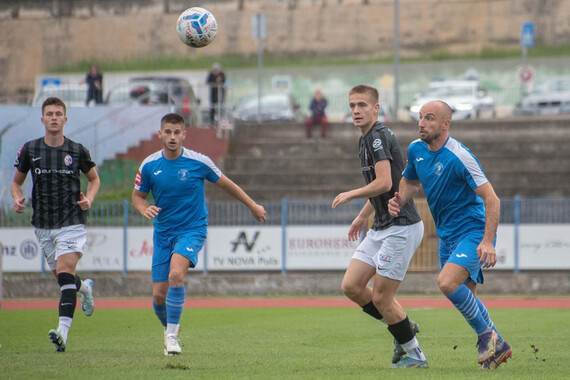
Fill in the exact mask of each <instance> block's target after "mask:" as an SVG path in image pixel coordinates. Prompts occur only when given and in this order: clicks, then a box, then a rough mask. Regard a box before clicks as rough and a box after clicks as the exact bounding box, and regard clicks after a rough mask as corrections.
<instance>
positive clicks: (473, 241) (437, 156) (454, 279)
mask: <svg viewBox="0 0 570 380" xmlns="http://www.w3.org/2000/svg"><path fill="white" fill-rule="evenodd" d="M451 115H452V110H451V108H450V107H449V105H448V104H447V103H445V102H443V101H439V100H436V101H431V102H428V103H426V104H424V105H423V106H422V108H421V109H420V113H419V116H420V121H419V123H418V126H419V135H420V138H419V139H418V140H416V141H414V142H412V143H411V144H410V146H409V147H408V164H407V165H406V168H405V170H404V173H403V175H402V179H401V181H400V190H399V192H397V193H395V194H394V196H393V198H391V199H390V200H389V202H388V209H389V211H390V214H391V215H392V216H394V217H397V216H399V215H401V212H402V211H404V209H403V207H405V205H406V203H407V202H408V201H410V200H411V199H412V197H413V196H414V194H416V193H417V192H418V191H419V190H420V188H422V187H423V189H424V192H425V194H426V197H427V202H428V205H429V208H430V210H431V213H432V215H433V219H434V221H435V226H436V229H437V235H438V236H439V239H440V240H439V261H440V265H441V272H440V273H439V277H438V279H437V283H438V285H439V288H440V290H441V292H442V293H443V294H444V295H445V296H446V297H447V298H448V299H449V300H450V301H451V303H452V304H453V305H454V306H455V308H456V309H457V310H458V311H459V312H460V313H461V314H462V315H463V317H465V319H466V320H467V323H468V324H469V325H470V326H471V328H472V329H473V330H474V331H475V333H476V334H477V347H478V357H477V361H478V362H479V364H482V368H483V369H496V368H497V367H498V366H499V365H500V364H501V363H503V362H506V361H507V359H508V358H510V357H511V355H512V350H511V347H510V346H509V344H508V343H507V342H505V341H504V340H503V338H502V337H501V335H499V333H498V332H497V329H496V328H495V326H494V324H493V322H492V321H491V318H490V317H489V311H488V310H487V308H486V307H485V305H484V304H483V302H481V300H480V299H479V298H477V284H482V283H483V271H482V270H481V269H482V268H492V267H494V266H495V264H496V263H497V254H496V252H495V241H496V234H497V226H498V224H499V212H500V208H501V202H500V200H499V198H498V197H497V195H496V194H495V190H494V189H493V186H492V185H491V183H490V182H489V180H488V179H487V177H486V176H485V173H484V172H483V169H481V165H480V164H479V161H478V160H477V158H476V157H475V155H473V153H471V151H469V150H468V149H467V148H465V146H463V144H461V143H460V142H459V141H457V140H455V139H453V138H452V137H450V136H449V127H450V124H451Z"/></svg>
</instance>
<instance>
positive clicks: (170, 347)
mask: <svg viewBox="0 0 570 380" xmlns="http://www.w3.org/2000/svg"><path fill="white" fill-rule="evenodd" d="M181 352H182V348H181V347H180V344H179V343H178V337H177V336H176V335H174V334H169V335H165V336H164V355H166V356H172V355H179V354H180V353H181Z"/></svg>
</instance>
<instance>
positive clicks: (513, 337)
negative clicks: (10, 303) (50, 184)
mask: <svg viewBox="0 0 570 380" xmlns="http://www.w3.org/2000/svg"><path fill="white" fill-rule="evenodd" d="M407 311H408V315H409V316H410V318H411V319H413V320H415V321H417V322H418V323H419V325H420V330H421V332H420V334H419V335H418V339H419V342H420V345H421V347H422V349H423V350H424V352H425V353H426V355H427V357H428V360H429V364H430V368H429V369H428V370H417V369H413V370H412V369H395V368H391V363H390V358H391V356H392V349H393V344H392V338H391V336H390V334H389V333H388V331H387V329H386V328H385V326H384V325H383V324H381V323H379V322H377V321H375V320H373V319H372V318H370V317H368V316H367V315H365V314H364V313H363V312H362V311H360V310H359V309H356V308H354V309H351V308H266V309H263V308H260V309H185V310H184V312H183V314H182V323H181V331H180V342H181V345H182V348H183V352H182V355H180V356H175V357H165V356H164V354H163V348H162V339H163V331H162V328H161V325H160V323H159V322H158V320H157V319H156V317H155V316H154V313H153V311H152V309H117V310H95V313H94V315H93V316H92V317H89V318H87V317H85V316H84V315H83V313H82V312H81V310H80V309H78V310H77V311H76V314H75V319H74V322H73V326H72V328H71V332H70V336H69V340H68V346H67V351H66V352H65V353H64V354H61V353H60V354H56V353H55V352H54V351H55V350H54V347H53V345H52V344H51V343H50V342H49V340H48V337H47V335H48V334H47V333H48V330H49V329H51V328H55V327H56V323H57V311H56V310H55V309H54V310H25V311H15V310H0V326H1V327H0V344H1V348H0V378H2V379H38V380H39V379H74V380H77V379H106V380H109V379H137V380H142V379H158V378H163V379H178V378H185V379H188V378H192V379H392V378H394V379H396V378H397V379H402V378H406V379H408V378H409V379H416V378H418V379H419V378H422V379H481V378H483V377H484V378H492V379H501V380H504V379H541V380H544V379H563V378H568V377H569V376H570V375H569V373H570V364H569V361H568V357H569V352H570V329H568V322H567V321H568V320H570V310H568V309H493V310H490V313H491V317H492V319H493V321H494V322H495V324H496V325H497V326H498V327H499V331H500V332H501V334H502V335H503V337H504V338H505V339H507V341H508V342H509V343H510V344H511V345H512V346H513V357H512V358H511V359H509V361H508V362H507V363H506V364H503V365H501V367H499V369H497V370H496V371H486V372H482V371H481V370H480V369H479V365H478V364H477V362H476V357H477V356H476V355H477V351H476V348H475V342H476V336H475V333H474V332H473V331H472V330H471V328H470V327H469V326H468V325H467V323H466V322H465V320H464V319H463V317H462V316H460V315H459V313H458V312H457V311H455V310H454V309H408V310H407Z"/></svg>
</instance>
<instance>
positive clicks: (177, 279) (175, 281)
mask: <svg viewBox="0 0 570 380" xmlns="http://www.w3.org/2000/svg"><path fill="white" fill-rule="evenodd" d="M168 284H169V285H170V286H182V285H184V273H181V272H178V271H172V270H171V271H170V274H169V275H168Z"/></svg>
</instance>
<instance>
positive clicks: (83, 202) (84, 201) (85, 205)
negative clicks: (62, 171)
mask: <svg viewBox="0 0 570 380" xmlns="http://www.w3.org/2000/svg"><path fill="white" fill-rule="evenodd" d="M77 204H78V205H79V207H81V209H82V210H83V211H86V210H89V208H90V207H91V201H90V200H89V198H87V197H86V196H85V194H83V192H81V193H79V200H78V201H77Z"/></svg>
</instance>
